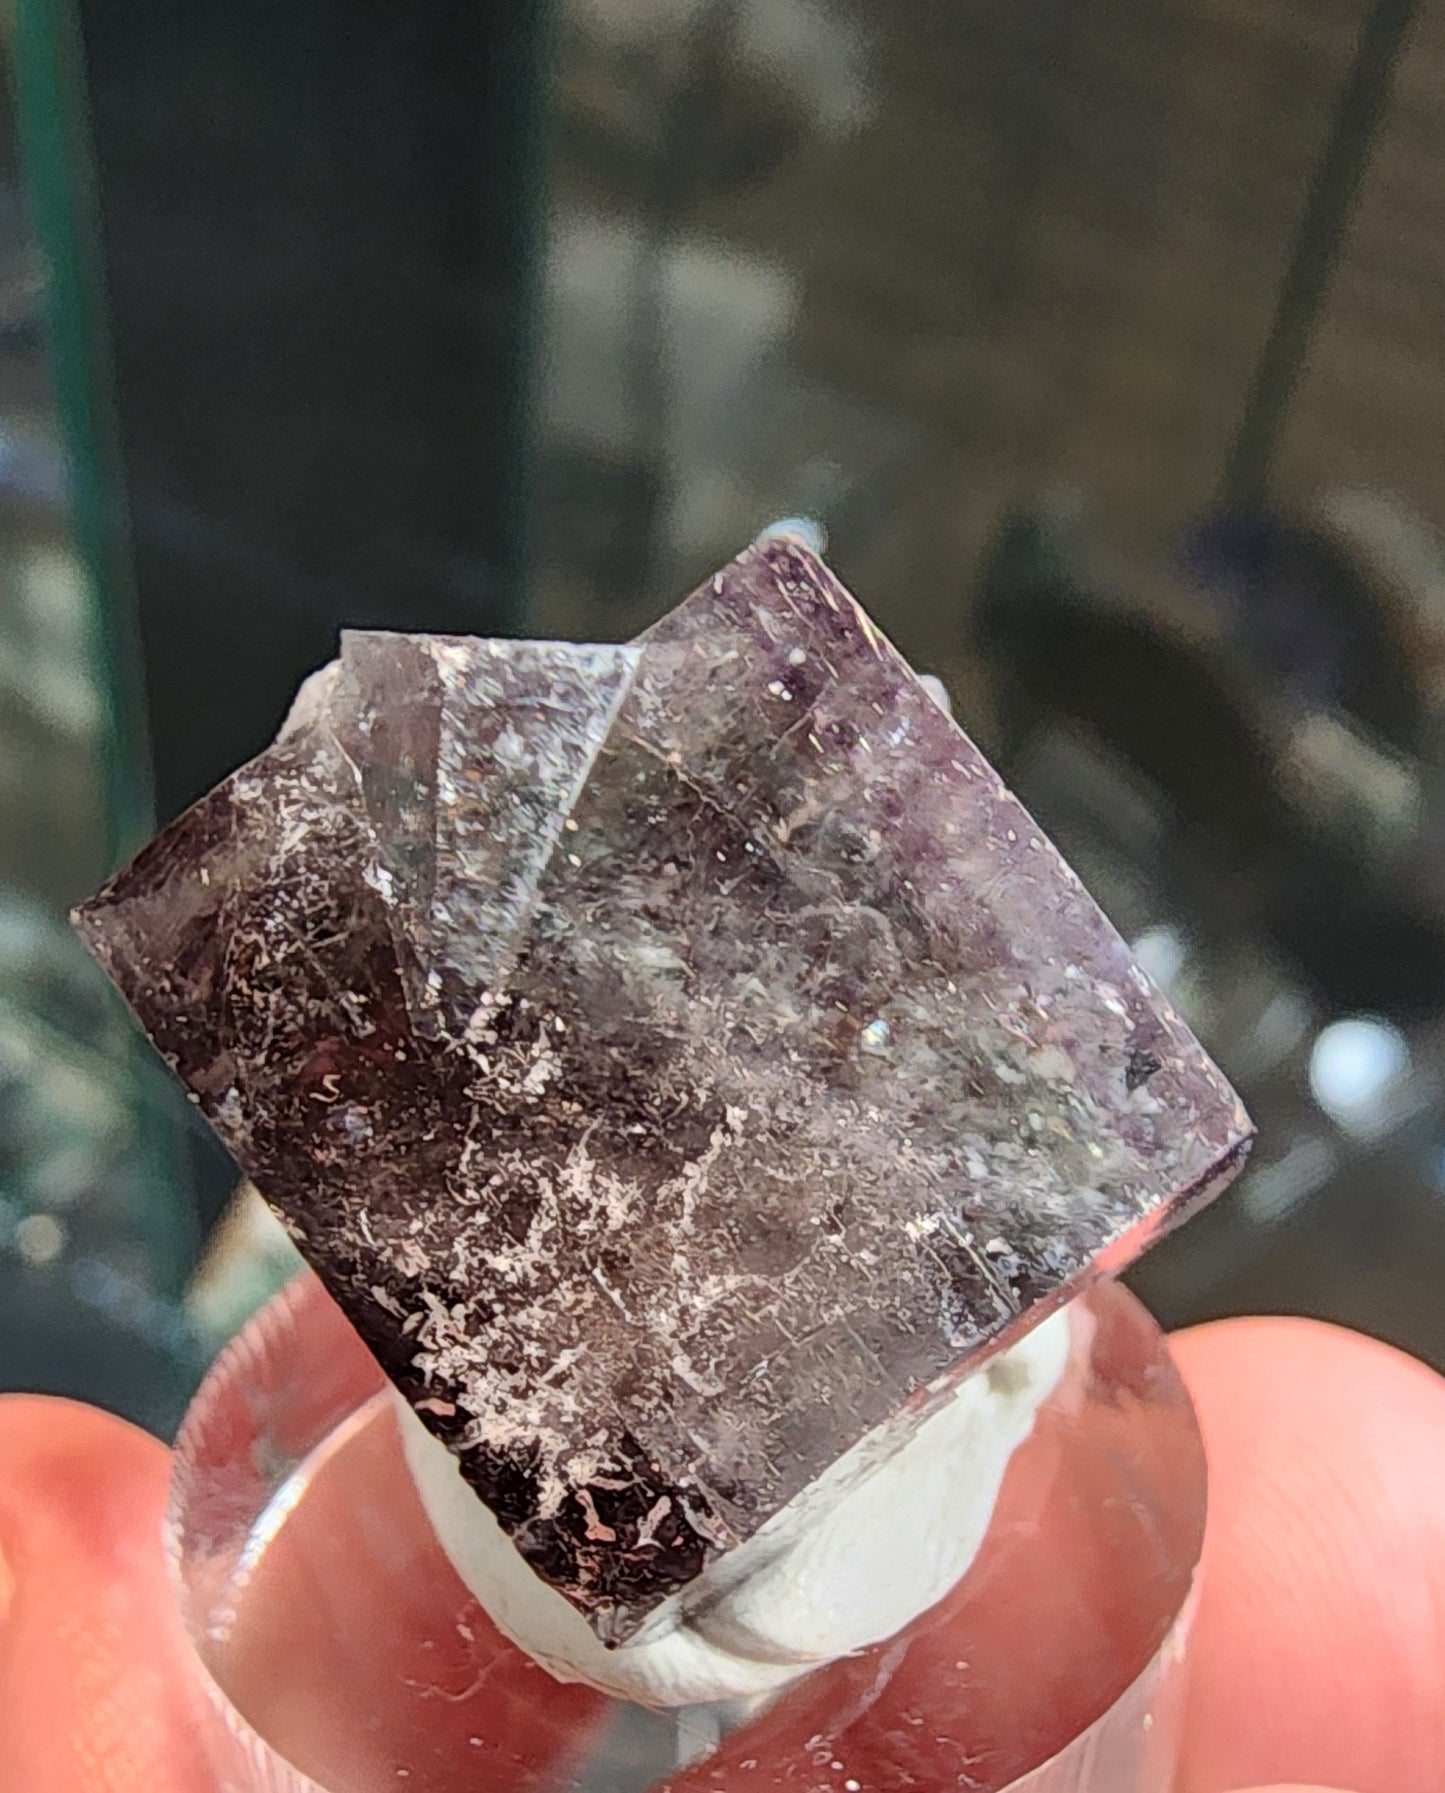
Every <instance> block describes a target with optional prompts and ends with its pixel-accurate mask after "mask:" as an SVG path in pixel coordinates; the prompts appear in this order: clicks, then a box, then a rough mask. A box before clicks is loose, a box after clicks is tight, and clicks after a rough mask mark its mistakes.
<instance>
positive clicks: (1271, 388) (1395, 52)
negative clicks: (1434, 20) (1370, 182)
mask: <svg viewBox="0 0 1445 1793" xmlns="http://www.w3.org/2000/svg"><path fill="white" fill-rule="evenodd" d="M1418 10H1419V6H1418V0H1375V4H1374V6H1373V7H1372V8H1371V10H1370V13H1369V15H1368V17H1367V18H1366V19H1365V22H1364V25H1363V28H1362V30H1361V32H1360V39H1359V46H1358V48H1357V50H1356V52H1355V59H1354V62H1353V63H1352V64H1351V67H1350V70H1349V73H1348V75H1347V76H1346V78H1345V84H1344V87H1343V89H1342V90H1341V93H1340V97H1339V100H1338V102H1337V103H1336V106H1335V111H1334V116H1333V119H1332V121H1331V125H1330V130H1329V134H1328V136H1327V138H1326V140H1325V146H1324V151H1323V153H1322V155H1321V156H1320V161H1319V165H1318V167H1317V168H1316V170H1315V175H1314V180H1313V181H1312V183H1311V185H1310V192H1309V197H1308V199H1307V200H1306V202H1305V209H1304V213H1303V215H1302V217H1301V218H1300V223H1299V229H1298V231H1297V232H1296V235H1295V242H1294V249H1293V251H1292V253H1291V255H1290V262H1289V267H1288V268H1287V269H1286V271H1285V276H1284V279H1283V281H1282V282H1281V285H1280V290H1279V299H1278V302H1277V304H1276V306H1275V312H1274V318H1273V321H1272V322H1271V324H1270V329H1269V335H1268V336H1267V337H1266V338H1265V343H1264V348H1263V349H1262V351H1261V352H1260V357H1259V361H1258V363H1257V364H1256V366H1255V370H1254V378H1253V380H1252V381H1251V383H1250V388H1249V395H1248V397H1247V398H1246V399H1245V404H1244V411H1243V414H1242V416H1241V417H1240V421H1239V428H1238V430H1237V431H1236V432H1235V437H1234V441H1233V443H1232V444H1231V447H1230V450H1229V454H1228V457H1227V459H1226V461H1225V468H1224V478H1223V481H1222V485H1223V493H1224V498H1225V500H1226V502H1229V503H1233V504H1240V503H1250V502H1252V501H1255V500H1258V499H1260V498H1262V497H1263V496H1264V495H1265V493H1266V492H1267V491H1268V489H1269V484H1270V476H1271V473H1272V470H1273V467H1274V459H1275V454H1276V451H1277V449H1278V446H1279V439H1280V435H1281V433H1282V431H1283V429H1284V423H1285V416H1286V413H1287V411H1288V409H1289V403H1290V399H1291V398H1292V396H1293V394H1294V390H1295V387H1296V385H1297V384H1298V382H1299V378H1300V375H1301V373H1302V372H1303V371H1304V368H1305V365H1306V363H1307V361H1308V360H1309V353H1310V345H1311V342H1312V339H1313V337H1314V332H1315V327H1316V325H1317V324H1318V322H1319V316H1320V311H1321V308H1322V306H1323V303H1324V297H1325V292H1326V290H1327V288H1328V286H1329V283H1330V279H1331V276H1332V275H1333V273H1334V269H1335V263H1336V262H1337V260H1338V259H1339V252H1340V245H1341V243H1342V242H1343V240H1344V234H1345V228H1346V226H1347V225H1348V223H1349V219H1350V212H1351V210H1352V208H1353V206H1354V202H1355V198H1356V196H1357V194H1358V191H1359V186H1360V180H1361V177H1362V176H1363V174H1364V172H1365V168H1366V167H1367V165H1368V163H1369V159H1370V150H1371V148H1372V146H1373V143H1374V138H1375V133H1376V131H1377V130H1378V128H1379V123H1380V118H1381V115H1382V113H1383V112H1384V109H1385V105H1386V102H1387V101H1388V99H1389V96H1390V83H1391V79H1392V77H1393V75H1394V71H1395V64H1396V62H1397V61H1398V60H1399V55H1400V50H1401V47H1402V45H1403V44H1404V41H1405V38H1406V36H1407V35H1408V33H1409V30H1410V27H1411V25H1412V24H1413V23H1414V19H1415V14H1416V12H1417V11H1418Z"/></svg>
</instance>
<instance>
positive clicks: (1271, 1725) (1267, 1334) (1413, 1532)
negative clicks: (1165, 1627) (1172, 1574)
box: [1174, 1319, 1445, 1793]
mask: <svg viewBox="0 0 1445 1793" xmlns="http://www.w3.org/2000/svg"><path fill="white" fill-rule="evenodd" d="M1174 1350H1175V1356H1176V1359H1177V1361H1178V1363H1179V1366H1180V1369H1181V1371H1182V1372H1183V1374H1184V1377H1185V1380H1186V1382H1187V1383H1188V1385H1189V1388H1190V1392H1191V1394H1192V1396H1193V1398H1194V1401H1195V1405H1196V1408H1197V1411H1198V1414H1199V1420H1200V1425H1201V1429H1202V1431H1203V1433H1204V1439H1205V1446H1206V1450H1207V1452H1208V1456H1209V1467H1210V1516H1209V1526H1208V1533H1207V1537H1206V1542H1205V1552H1204V1568H1203V1578H1202V1591H1201V1602H1200V1610H1199V1618H1198V1625H1197V1629H1196V1632H1195V1636H1194V1641H1193V1646H1192V1652H1191V1654H1192V1662H1193V1666H1192V1670H1191V1700H1190V1713H1189V1724H1188V1732H1187V1737H1186V1743H1185V1766H1184V1776H1183V1785H1184V1787H1185V1789H1186V1790H1187V1793H1223V1790H1224V1789H1230V1788H1238V1787H1241V1786H1247V1785H1251V1784H1266V1783H1275V1784H1280V1785H1288V1784H1291V1782H1292V1783H1293V1784H1296V1785H1302V1786H1312V1785H1320V1786H1324V1787H1334V1788H1338V1787H1342V1786H1343V1787H1358V1788H1360V1789H1363V1790H1364V1793H1374V1790H1375V1789H1377V1788H1379V1789H1381V1790H1382V1793H1383V1789H1386V1788H1388V1789H1389V1790H1390V1793H1414V1790H1416V1789H1418V1793H1437V1790H1438V1768H1439V1763H1440V1762H1441V1761H1442V1760H1445V1712H1442V1703H1441V1701H1440V1698H1439V1674H1440V1670H1439V1664H1440V1662H1441V1661H1442V1660H1445V1510H1442V1503H1441V1502H1440V1500H1439V1496H1438V1489H1439V1488H1440V1487H1441V1486H1442V1482H1445V1381H1442V1380H1441V1378H1440V1377H1438V1376H1436V1375H1435V1374H1434V1372H1433V1371H1431V1370H1429V1369H1427V1368H1426V1367H1425V1366H1424V1365H1422V1364H1420V1363H1418V1362H1416V1361H1415V1360H1414V1359H1412V1358H1410V1357H1407V1356H1406V1355H1405V1354H1403V1353H1402V1352H1399V1351H1396V1350H1394V1349H1393V1348H1392V1347H1390V1346H1388V1345H1383V1344H1380V1343H1379V1342H1378V1341H1376V1340H1372V1339H1367V1338H1364V1337H1362V1336H1361V1335H1359V1334H1356V1333H1351V1332H1347V1331H1344V1330H1342V1329H1341V1328H1338V1327H1333V1326H1328V1325H1325V1324H1323V1323H1320V1322H1316V1321H1308V1320H1293V1319H1242V1320H1229V1321H1223V1322H1219V1323H1216V1324H1214V1325H1210V1326H1206V1327H1201V1328H1198V1329H1196V1330H1194V1331H1191V1332H1187V1333H1184V1334H1181V1335H1180V1336H1179V1337H1178V1338H1177V1339H1176V1340H1175V1341H1174Z"/></svg>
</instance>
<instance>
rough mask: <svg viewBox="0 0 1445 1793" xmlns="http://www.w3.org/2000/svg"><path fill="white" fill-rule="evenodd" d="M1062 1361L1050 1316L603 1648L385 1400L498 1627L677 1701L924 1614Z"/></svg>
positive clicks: (469, 1581)
mask: <svg viewBox="0 0 1445 1793" xmlns="http://www.w3.org/2000/svg"><path fill="white" fill-rule="evenodd" d="M1068 1352H1069V1317H1068V1314H1067V1311H1065V1312H1062V1313H1058V1314H1055V1315H1054V1316H1053V1317H1052V1318H1050V1319H1048V1320H1045V1321H1044V1322H1043V1324H1042V1325H1040V1326H1038V1327H1037V1328H1035V1330H1034V1331H1033V1332H1031V1333H1030V1334H1029V1335H1028V1337H1027V1338H1025V1339H1023V1340H1022V1341H1021V1342H1020V1343H1019V1344H1017V1345H1015V1346H1014V1347H1013V1349H1012V1350H1010V1351H1008V1352H1007V1353H1005V1354H1004V1355H1003V1356H1001V1357H998V1358H995V1359H994V1360H993V1361H992V1362H991V1363H990V1364H989V1365H987V1366H986V1367H985V1368H984V1369H982V1370H979V1371H976V1372H975V1373H974V1374H973V1375H971V1376H968V1377H966V1378H965V1379H964V1381H963V1382H961V1383H960V1384H959V1386H958V1388H957V1389H956V1390H955V1391H954V1393H953V1394H952V1395H951V1396H950V1397H949V1398H948V1399H947V1401H946V1402H945V1403H944V1404H943V1405H942V1406H941V1407H940V1408H939V1409H938V1410H937V1411H936V1412H935V1413H933V1414H931V1415H930V1416H929V1417H928V1418H927V1419H926V1420H924V1421H923V1423H922V1424H921V1425H918V1426H917V1427H916V1428H913V1429H911V1430H910V1431H909V1432H908V1434H907V1435H906V1436H902V1437H900V1436H899V1435H898V1434H897V1433H896V1432H894V1433H892V1434H890V1430H889V1428H888V1427H881V1428H879V1429H878V1430H877V1431H875V1432H873V1433H870V1434H869V1436H868V1437H866V1438H864V1439H863V1440H862V1441H861V1442H860V1443H859V1444H858V1445H856V1446H855V1447H854V1448H853V1449H852V1450H851V1451H849V1452H847V1453H846V1454H845V1455H844V1456H843V1457H841V1458H840V1459H839V1460H838V1462H837V1463H836V1464H834V1465H833V1467H832V1468H831V1469H830V1470H829V1471H828V1472H827V1473H826V1474H825V1475H824V1476H822V1477H820V1478H819V1479H818V1480H817V1481H815V1482H814V1483H813V1484H812V1485H811V1486H810V1487H809V1488H807V1489H805V1490H804V1491H803V1493H802V1494H800V1495H799V1496H798V1497H797V1498H796V1499H795V1500H793V1501H791V1502H790V1503H789V1505H788V1506H787V1507H785V1508H784V1509H783V1510H782V1512H780V1513H778V1514H776V1515H774V1517H773V1518H772V1519H771V1520H769V1521H768V1523H767V1524H766V1525H765V1526H764V1527H763V1528H762V1529H761V1530H760V1531H759V1532H758V1533H757V1534H756V1535H755V1536H754V1537H752V1538H751V1539H749V1540H748V1542H747V1543H746V1544H744V1545H742V1546H740V1547H739V1548H738V1549H737V1550H734V1551H731V1552H730V1553H729V1554H728V1555H726V1556H725V1557H723V1558H722V1559H720V1561H719V1562H717V1563H716V1564H715V1565H714V1566H713V1567H712V1568H711V1569H710V1570H709V1571H708V1572H707V1573H706V1574H704V1575H703V1576H700V1577H699V1579H698V1580H697V1582H695V1583H694V1584H693V1585H692V1586H691V1587H689V1588H687V1589H686V1590H685V1591H684V1592H683V1593H681V1594H679V1595H676V1596H674V1598H673V1599H672V1600H670V1601H668V1602H667V1603H666V1604H664V1605H663V1606H662V1607H660V1608H659V1609H658V1611H657V1612H656V1613H655V1614H654V1615H653V1616H652V1618H651V1619H650V1620H649V1621H648V1623H647V1624H646V1625H645V1626H644V1628H643V1629H642V1630H641V1631H640V1632H639V1633H638V1634H637V1636H636V1637H635V1638H633V1639H632V1640H631V1641H630V1642H629V1643H627V1644H625V1645H623V1646H622V1647H621V1648H618V1649H612V1650H609V1649H607V1648H606V1647H605V1646H604V1645H603V1644H602V1643H600V1642H599V1640H598V1639H597V1637H596V1636H595V1635H594V1633H593V1632H592V1630H591V1628H590V1627H589V1626H588V1624H587V1622H586V1621H585V1620H584V1619H583V1617H582V1616H581V1614H580V1613H578V1612H577V1611H576V1610H575V1609H574V1608H573V1607H572V1606H570V1605H569V1604H568V1603H567V1601H566V1600H564V1599H563V1597H562V1596H561V1595H560V1594H559V1593H557V1592H556V1591H555V1590H554V1589H552V1588H551V1587H549V1586H548V1585H547V1584H546V1583H545V1582H543V1581H542V1580H540V1579H539V1577H538V1576H536V1575H535V1574H534V1573H533V1572H532V1570H531V1569H530V1568H529V1567H528V1566H527V1564H526V1562H525V1561H524V1560H523V1558H522V1557H521V1556H520V1555H519V1554H518V1553H517V1551H516V1550H515V1549H514V1547H513V1545H512V1543H511V1541H510V1540H509V1539H508V1537H507V1536H506V1534H505V1533H504V1532H503V1531H502V1529H501V1527H500V1526H499V1525H498V1524H497V1522H496V1520H495V1519H494V1518H493V1517H492V1515H491V1513H490V1512H489V1511H488V1510H487V1508H486V1507H484V1506H483V1505H482V1503H481V1502H480V1501H479V1500H478V1499H477V1497H476V1496H475V1495H474V1494H473V1493H472V1492H471V1490H470V1489H469V1488H468V1487H467V1485H466V1483H465V1482H463V1480H462V1478H461V1475H460V1473H459V1471H458V1468H457V1463H456V1459H455V1458H454V1457H453V1456H452V1454H451V1452H450V1451H449V1450H447V1448H446V1447H445V1445H443V1444H441V1443H439V1442H438V1441H437V1440H436V1439H434V1438H433V1437H432V1436H431V1434H430V1433H429V1432H428V1431H427V1430H426V1429H425V1427H424V1426H423V1425H422V1423H421V1421H420V1420H419V1419H418V1418H417V1417H416V1415H415V1414H414V1413H412V1411H411V1410H410V1408H408V1407H407V1406H406V1404H405V1403H404V1402H403V1401H401V1399H400V1397H398V1400H397V1406H398V1410H399V1414H400V1421H401V1431H402V1439H403V1443H404V1445H405V1449H406V1456H407V1462H408V1464H409V1466H410V1468H411V1471H412V1474H413V1476H414V1477H415V1480H416V1484H417V1487H418V1490H419V1491H420V1494H421V1497H422V1501H423V1504H424V1505H425V1507H426V1511H427V1514H428V1517H429V1518H430V1520H431V1523H432V1526H433V1529H434V1530H435V1532H436V1534H437V1538H438V1540H439V1541H440V1543H441V1545H442V1547H443V1549H444V1550H445V1551H446V1553H447V1555H448V1557H449V1558H450V1559H451V1561H452V1563H453V1565H454V1566H455V1568H456V1570H457V1573H458V1574H459V1575H460V1576H461V1578H462V1580H463V1581H464V1582H465V1583H466V1585H467V1587H468V1588H469V1589H470V1590H471V1592H472V1593H473V1594H474V1595H475V1596H476V1598H477V1599H478V1600H479V1601H480V1603H481V1604H482V1606H483V1607H485V1609H486V1610H487V1612H488V1613H489V1614H490V1616H491V1618H492V1619H493V1621H494V1622H495V1623H496V1625H497V1626H498V1628H499V1629H500V1630H501V1631H503V1632H504V1633H505V1634H506V1635H507V1636H508V1637H509V1638H511V1640H512V1641H513V1642H514V1643H516V1644H517V1645H519V1646H520V1647H521V1648H522V1649H524V1650H525V1651H527V1653H528V1654H529V1655H530V1656H532V1657H533V1658H535V1660H536V1661H538V1662H539V1663H541V1664H542V1666H543V1667H544V1668H546V1669H548V1670H550V1671H551V1673H552V1674H554V1675H555V1676H556V1677H557V1679H558V1680H560V1681H580V1682H584V1683H586V1684H587V1685H589V1686H592V1687H596V1688H599V1689H601V1690H602V1691H603V1692H605V1693H610V1694H614V1695H617V1696H618V1697H620V1698H623V1699H629V1700H636V1701H639V1702H641V1703H643V1704H645V1705H651V1706H677V1705H692V1704H698V1703H702V1702H705V1701H710V1700H724V1699H727V1700H733V1699H747V1698H750V1697H752V1696H755V1695H757V1694H764V1693H769V1692H771V1691H773V1690H774V1689H776V1688H779V1687H782V1686H784V1685H786V1683H787V1682H789V1681H792V1680H795V1679H796V1678H797V1677H798V1676H799V1675H802V1674H806V1673H807V1672H808V1670H809V1669H811V1668H814V1667H816V1666H817V1665H818V1664H820V1663H825V1662H832V1661H835V1660H836V1659H837V1658H838V1657H841V1656H846V1655H849V1654H851V1653H852V1652H854V1651H857V1650H861V1649H864V1648H866V1647H867V1646H868V1645H870V1644H875V1643H879V1642H881V1641H882V1640H883V1639H885V1638H888V1637H891V1636H892V1635H893V1634H894V1633H895V1632H897V1631H899V1630H901V1629H902V1627H903V1626H904V1625H906V1624H908V1623H909V1621H910V1620H912V1619H914V1618H916V1617H917V1616H918V1615H919V1614H920V1613H922V1612H926V1611H927V1610H928V1608H929V1607H931V1606H934V1605H936V1604H937V1602H938V1601H939V1600H941V1599H942V1598H943V1597H944V1595H945V1594H947V1593H948V1591H949V1590H950V1589H951V1588H952V1587H953V1586H954V1585H955V1584H956V1583H957V1582H958V1580H959V1579H960V1577H961V1576H962V1575H963V1573H964V1571H965V1570H966V1569H967V1568H968V1566H969V1564H970V1563H971V1562H972V1561H973V1559H974V1557H975V1555H976V1554H977V1552H978V1548H979V1546H980V1544H981V1543H982V1542H983V1539H984V1535H985V1533H986V1532H987V1530H988V1525H989V1521H990V1519H991V1517H992V1514H993V1509H994V1504H995V1502H996V1500H997V1498H998V1491H999V1487H1000V1484H1001V1483H1002V1481H1003V1477H1004V1471H1005V1470H1006V1469H1007V1467H1008V1463H1009V1459H1010V1457H1011V1456H1012V1455H1013V1453H1014V1451H1015V1450H1016V1449H1017V1447H1018V1446H1019V1445H1020V1444H1021V1443H1022V1442H1023V1440H1024V1439H1025V1438H1026V1437H1027V1436H1028V1434H1029V1432H1030V1430H1031V1429H1032V1427H1033V1423H1034V1417H1035V1415H1036V1414H1037V1412H1038V1409H1039V1407H1040V1405H1041V1403H1042V1402H1043V1401H1044V1400H1045V1399H1046V1398H1047V1397H1048V1395H1049V1394H1050V1393H1051V1392H1052V1390H1053V1389H1054V1388H1055V1387H1056V1386H1057V1384H1058V1381H1059V1378H1060V1376H1061V1375H1062V1374H1063V1370H1064V1365H1065V1362H1066V1360H1067V1357H1068Z"/></svg>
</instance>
